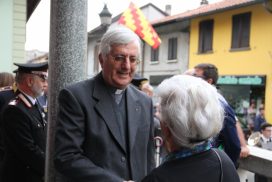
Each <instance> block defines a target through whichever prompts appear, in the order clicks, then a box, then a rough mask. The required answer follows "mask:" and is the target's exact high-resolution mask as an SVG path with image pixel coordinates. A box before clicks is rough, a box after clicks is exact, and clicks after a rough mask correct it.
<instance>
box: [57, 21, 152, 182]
mask: <svg viewBox="0 0 272 182" xmlns="http://www.w3.org/2000/svg"><path fill="white" fill-rule="evenodd" d="M140 53H141V49H140V40H139V38H138V36H137V35H136V34H135V33H134V32H132V31H131V30H129V29H127V28H125V27H123V26H121V25H119V26H117V27H111V28H110V29H109V30H108V31H107V32H106V33H105V35H104V36H103V38H102V40H101V45H100V54H99V61H100V65H101V67H102V72H101V73H99V74H98V75H97V76H95V77H94V78H92V79H89V80H85V81H82V82H79V83H76V84H74V85H71V86H68V87H67V88H65V89H63V90H62V91H61V92H60V94H59V113H58V123H57V131H56V143H55V148H56V149H55V150H56V151H55V166H56V169H57V170H58V171H59V172H60V173H61V174H62V176H64V178H66V180H68V181H80V182H90V181H95V182H105V181H109V182H123V181H131V180H133V181H139V180H140V179H142V178H143V177H144V176H145V175H146V174H148V172H150V171H151V169H152V168H153V166H154V152H153V151H154V145H153V132H152V131H153V107H152V101H151V99H150V98H149V97H148V96H146V95H145V94H144V93H142V92H141V91H139V90H137V89H136V88H135V87H133V86H131V85H130V82H131V80H132V78H133V76H134V73H135V70H136V67H137V64H138V62H139V59H140V58H139V56H140Z"/></svg>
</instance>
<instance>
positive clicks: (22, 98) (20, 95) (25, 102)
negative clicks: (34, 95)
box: [18, 93, 32, 108]
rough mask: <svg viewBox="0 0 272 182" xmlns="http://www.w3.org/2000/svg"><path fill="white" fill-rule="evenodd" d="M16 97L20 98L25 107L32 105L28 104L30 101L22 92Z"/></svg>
mask: <svg viewBox="0 0 272 182" xmlns="http://www.w3.org/2000/svg"><path fill="white" fill-rule="evenodd" d="M18 98H20V100H22V101H23V103H24V104H25V105H26V106H27V107H29V108H31V107H32V105H31V104H30V102H29V101H28V100H27V99H26V98H25V96H24V95H23V94H21V93H20V94H19V95H18Z"/></svg>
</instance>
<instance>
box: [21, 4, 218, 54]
mask: <svg viewBox="0 0 272 182" xmlns="http://www.w3.org/2000/svg"><path fill="white" fill-rule="evenodd" d="M131 1H132V2H133V3H134V4H135V5H136V6H138V7H141V6H144V5H146V4H148V3H152V4H154V5H155V6H157V7H158V8H160V9H161V10H163V11H164V10H165V5H167V4H170V5H171V6H172V10H171V15H174V14H178V13H182V12H184V11H187V10H191V9H195V8H197V7H198V6H199V5H200V2H201V0H160V1H159V0H149V1H147V0H88V18H87V19H88V20H87V21H88V22H87V30H88V31H90V30H92V29H94V28H95V27H97V26H99V24H100V18H99V15H98V14H99V13H100V12H101V11H102V9H103V7H104V4H105V3H106V4H107V6H108V9H109V11H110V13H112V17H115V16H116V15H118V14H120V13H122V12H123V11H125V10H126V9H127V8H128V6H129V3H130V2H131ZM208 1H209V3H210V4H211V3H214V2H218V1H221V0H208ZM49 25H50V0H41V1H40V3H39V5H38V6H37V8H36V9H35V11H34V13H33V14H32V16H31V17H30V19H29V20H28V22H27V24H26V44H25V50H35V49H36V50H39V51H45V52H48V50H49V30H50V27H49Z"/></svg>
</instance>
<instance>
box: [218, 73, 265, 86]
mask: <svg viewBox="0 0 272 182" xmlns="http://www.w3.org/2000/svg"><path fill="white" fill-rule="evenodd" d="M217 84H219V85H265V76H259V75H254V76H220V77H219V78H218V81H217Z"/></svg>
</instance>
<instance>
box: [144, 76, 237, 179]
mask: <svg viewBox="0 0 272 182" xmlns="http://www.w3.org/2000/svg"><path fill="white" fill-rule="evenodd" d="M216 92H217V91H216V89H215V88H214V87H212V86H211V85H210V84H208V83H207V82H206V81H203V80H202V79H200V78H196V77H193V76H189V75H177V76H173V77H171V78H169V79H166V80H164V81H163V82H162V83H161V84H160V85H159V87H158V96H159V97H160V99H161V101H160V122H161V128H162V133H163V138H164V140H165V144H166V149H167V151H168V152H169V154H168V155H167V156H166V157H165V159H164V162H163V164H162V165H160V166H159V167H158V168H156V169H154V170H153V171H152V172H151V173H150V174H149V175H148V176H146V177H145V178H144V179H143V180H142V182H168V181H171V182H180V181H190V182H197V181H201V180H204V181H209V182H218V181H222V182H230V181H231V182H238V181H239V177H238V175H237V172H236V169H235V167H234V165H233V163H232V162H231V160H230V158H229V157H228V156H227V155H226V154H225V153H224V151H222V150H218V149H212V147H211V141H210V139H211V138H213V137H215V136H216V135H217V134H218V133H219V131H220V130H221V128H222V126H223V119H224V109H223V107H222V104H221V103H220V101H219V99H218V97H217V93H216ZM192 171H193V172H192Z"/></svg>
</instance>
